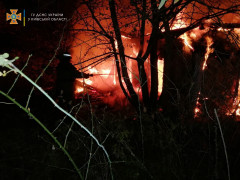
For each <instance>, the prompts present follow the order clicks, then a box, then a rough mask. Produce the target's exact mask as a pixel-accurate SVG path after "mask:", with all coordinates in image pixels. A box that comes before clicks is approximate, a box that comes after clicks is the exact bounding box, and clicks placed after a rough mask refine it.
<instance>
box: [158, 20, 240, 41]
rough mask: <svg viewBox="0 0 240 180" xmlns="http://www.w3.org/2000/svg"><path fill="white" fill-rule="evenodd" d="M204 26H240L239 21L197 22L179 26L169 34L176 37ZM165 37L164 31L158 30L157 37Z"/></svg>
mask: <svg viewBox="0 0 240 180" xmlns="http://www.w3.org/2000/svg"><path fill="white" fill-rule="evenodd" d="M206 26H208V27H210V28H216V29H217V28H223V29H234V28H240V23H209V24H202V23H201V24H198V25H194V26H188V27H185V28H179V29H174V30H171V31H170V34H171V36H172V37H174V38H177V37H179V36H181V35H182V34H184V33H185V32H187V31H190V30H192V29H194V28H196V27H200V28H205V27H206ZM164 37H165V32H161V31H159V36H158V38H159V39H163V38H164Z"/></svg>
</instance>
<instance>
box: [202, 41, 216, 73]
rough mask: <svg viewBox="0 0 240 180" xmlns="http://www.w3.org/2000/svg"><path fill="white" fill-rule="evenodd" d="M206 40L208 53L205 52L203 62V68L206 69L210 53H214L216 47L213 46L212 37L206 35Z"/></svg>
mask: <svg viewBox="0 0 240 180" xmlns="http://www.w3.org/2000/svg"><path fill="white" fill-rule="evenodd" d="M206 41H207V50H206V53H205V56H204V63H203V67H202V70H205V69H206V67H207V60H208V57H209V54H210V53H213V51H214V49H213V48H211V45H212V44H213V39H212V38H210V37H209V36H207V37H206Z"/></svg>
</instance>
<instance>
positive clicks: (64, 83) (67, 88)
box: [56, 52, 92, 106]
mask: <svg viewBox="0 0 240 180" xmlns="http://www.w3.org/2000/svg"><path fill="white" fill-rule="evenodd" d="M57 58H58V59H59V61H60V62H59V64H58V66H57V80H56V95H57V101H58V103H59V104H62V105H66V106H69V105H72V102H73V101H74V99H75V98H74V91H75V79H76V78H89V77H90V76H92V74H86V73H82V72H79V71H78V70H77V69H76V68H75V66H73V65H72V64H71V59H72V57H71V55H70V54H69V53H67V52H66V53H63V54H60V55H58V56H57Z"/></svg>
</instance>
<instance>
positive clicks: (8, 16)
mask: <svg viewBox="0 0 240 180" xmlns="http://www.w3.org/2000/svg"><path fill="white" fill-rule="evenodd" d="M10 12H11V14H9V13H6V21H9V20H10V24H18V22H17V20H19V21H21V20H22V13H18V14H17V12H18V9H10Z"/></svg>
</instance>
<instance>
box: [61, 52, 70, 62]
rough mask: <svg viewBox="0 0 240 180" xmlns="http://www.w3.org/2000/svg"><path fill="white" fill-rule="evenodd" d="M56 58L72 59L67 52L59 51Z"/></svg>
mask: <svg viewBox="0 0 240 180" xmlns="http://www.w3.org/2000/svg"><path fill="white" fill-rule="evenodd" d="M57 58H58V59H59V60H60V61H61V60H70V59H72V56H71V54H70V53H69V52H64V53H61V54H59V55H58V56H57Z"/></svg>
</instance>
